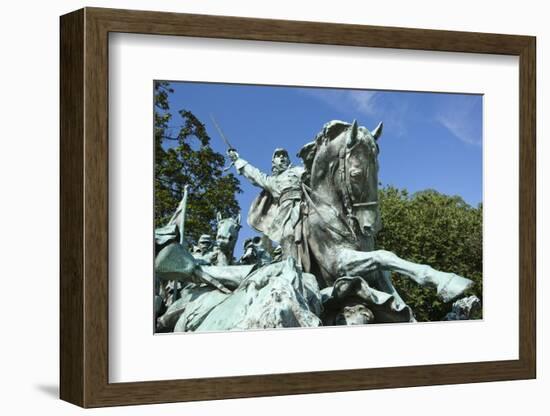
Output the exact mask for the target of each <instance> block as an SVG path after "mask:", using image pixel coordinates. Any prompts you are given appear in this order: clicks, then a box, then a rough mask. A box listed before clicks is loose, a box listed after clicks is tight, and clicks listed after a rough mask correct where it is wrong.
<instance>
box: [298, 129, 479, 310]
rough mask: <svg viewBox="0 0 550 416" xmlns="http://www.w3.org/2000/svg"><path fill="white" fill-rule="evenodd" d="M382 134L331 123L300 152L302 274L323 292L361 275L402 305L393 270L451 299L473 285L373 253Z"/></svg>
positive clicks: (380, 252)
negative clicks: (302, 168) (391, 274)
mask: <svg viewBox="0 0 550 416" xmlns="http://www.w3.org/2000/svg"><path fill="white" fill-rule="evenodd" d="M381 134H382V123H380V124H379V125H378V127H377V128H376V129H375V130H373V131H372V132H371V131H369V130H368V129H367V128H365V127H362V126H358V124H357V122H356V121H354V122H353V123H352V124H349V123H345V122H342V121H331V122H329V123H327V124H325V126H324V128H323V130H322V131H321V132H320V133H319V134H318V135H317V136H316V139H315V140H314V141H313V142H311V143H308V144H306V145H305V146H304V147H303V148H302V149H301V150H300V153H299V156H300V157H301V158H302V159H303V160H304V165H305V167H306V171H307V178H306V183H305V184H304V185H303V191H304V201H305V203H304V209H303V211H304V218H303V221H302V234H301V235H302V238H301V250H300V252H301V262H302V265H303V268H304V271H306V272H311V273H313V274H314V275H315V276H316V277H317V280H318V283H319V286H320V287H321V288H326V287H332V286H333V285H334V284H335V282H336V281H337V279H339V278H341V277H344V276H347V277H350V276H352V277H360V278H362V279H364V281H365V282H366V283H367V284H368V285H369V286H370V287H372V288H374V289H377V290H380V291H383V292H385V293H389V294H391V295H393V296H394V297H395V298H396V299H397V300H398V303H401V302H402V300H401V298H400V297H399V295H398V294H397V293H396V291H395V288H394V287H393V284H392V282H391V279H390V277H389V273H387V272H388V271H395V272H398V273H400V274H401V275H404V276H407V277H409V278H411V279H413V280H414V281H415V282H416V283H418V284H420V285H422V286H424V285H433V286H435V287H436V289H437V293H438V295H439V297H440V298H442V299H443V300H444V301H446V302H447V301H450V300H452V299H453V298H455V297H457V296H458V295H460V294H461V293H463V292H464V291H465V290H466V289H467V288H468V287H470V286H471V285H472V281H471V280H469V279H466V278H464V277H461V276H459V275H456V274H454V273H446V272H441V271H438V270H435V269H433V268H432V267H430V266H428V265H422V264H417V263H412V262H410V261H406V260H403V259H401V258H400V257H398V256H397V255H395V254H394V253H392V252H390V251H386V250H375V245H374V239H375V236H376V233H377V232H378V231H379V230H380V228H381V221H380V209H379V204H378V154H379V146H378V139H379V138H380V136H381Z"/></svg>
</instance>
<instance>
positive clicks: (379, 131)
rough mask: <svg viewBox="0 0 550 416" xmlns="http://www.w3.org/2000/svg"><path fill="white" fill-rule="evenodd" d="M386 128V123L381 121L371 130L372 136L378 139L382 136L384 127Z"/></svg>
mask: <svg viewBox="0 0 550 416" xmlns="http://www.w3.org/2000/svg"><path fill="white" fill-rule="evenodd" d="M383 128H384V123H382V122H380V123H378V126H376V128H375V129H374V130H373V131H372V132H371V134H372V137H374V140H376V141H378V139H379V138H380V136H382V129H383Z"/></svg>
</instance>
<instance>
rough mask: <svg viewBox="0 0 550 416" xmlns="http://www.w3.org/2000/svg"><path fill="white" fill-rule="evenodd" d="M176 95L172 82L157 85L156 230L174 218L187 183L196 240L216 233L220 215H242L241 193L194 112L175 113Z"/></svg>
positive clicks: (190, 232)
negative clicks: (172, 105) (238, 196)
mask: <svg viewBox="0 0 550 416" xmlns="http://www.w3.org/2000/svg"><path fill="white" fill-rule="evenodd" d="M172 92H173V90H172V89H171V87H170V84H169V83H168V82H164V81H155V84H154V100H155V101H154V123H155V126H154V135H155V227H159V226H162V225H164V224H166V222H167V221H168V220H169V219H170V217H171V215H172V214H173V213H174V211H175V209H176V207H177V206H178V203H179V201H180V200H181V199H182V197H183V189H184V186H185V185H186V184H187V185H189V195H188V203H187V213H186V220H185V234H186V237H187V238H188V240H190V241H191V242H196V240H197V239H198V237H199V236H200V235H201V234H211V235H214V231H215V228H216V221H215V218H216V212H217V211H219V212H221V213H222V215H223V216H224V217H226V216H230V215H236V214H237V213H238V212H239V205H238V203H237V200H236V199H235V194H236V193H237V192H241V189H240V186H239V181H238V179H237V178H235V176H234V175H233V174H225V173H224V172H223V166H224V164H225V158H224V156H223V155H222V154H220V153H218V152H215V151H214V150H213V149H212V148H211V147H210V137H209V136H208V133H207V132H206V129H205V127H204V124H202V123H201V122H200V120H199V119H197V117H195V115H194V114H193V113H191V112H190V111H188V110H180V111H178V112H177V113H176V114H175V115H174V114H173V113H172V112H171V111H170V104H169V96H170V94H171V93H172ZM171 123H175V125H172V124H171Z"/></svg>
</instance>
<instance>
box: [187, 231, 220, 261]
mask: <svg viewBox="0 0 550 416" xmlns="http://www.w3.org/2000/svg"><path fill="white" fill-rule="evenodd" d="M192 254H193V257H194V258H195V259H197V260H199V261H200V262H201V263H202V264H205V265H211V264H212V263H213V261H214V260H215V257H216V252H215V250H214V245H213V243H212V237H211V236H210V235H209V234H203V235H201V236H200V238H199V243H198V245H196V246H195V247H194V249H193V253H192Z"/></svg>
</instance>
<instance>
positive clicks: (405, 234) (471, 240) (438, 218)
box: [377, 186, 482, 321]
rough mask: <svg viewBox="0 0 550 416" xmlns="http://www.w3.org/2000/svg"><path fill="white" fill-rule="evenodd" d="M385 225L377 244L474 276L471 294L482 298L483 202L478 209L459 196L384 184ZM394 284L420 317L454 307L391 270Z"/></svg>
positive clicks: (432, 316)
mask: <svg viewBox="0 0 550 416" xmlns="http://www.w3.org/2000/svg"><path fill="white" fill-rule="evenodd" d="M379 196H380V204H381V206H380V208H381V211H382V225H383V227H382V230H381V231H380V232H379V234H378V236H377V246H378V248H381V249H385V250H390V251H393V252H395V253H396V254H397V255H398V256H400V257H401V258H404V259H406V260H411V261H414V262H416V263H423V264H428V265H430V266H432V267H433V268H435V269H438V270H442V271H448V272H454V273H457V274H459V275H461V276H464V277H468V278H469V279H472V280H473V281H474V282H475V284H474V286H473V287H472V288H471V289H469V291H468V293H466V295H469V294H475V295H476V296H477V297H478V298H479V299H482V206H481V204H480V205H479V206H478V207H477V208H473V207H471V206H470V205H468V204H467V203H466V202H464V200H463V199H462V198H460V197H459V196H448V195H443V194H440V193H438V192H437V191H434V190H426V191H422V192H417V193H415V194H413V195H409V194H408V192H407V191H406V190H399V189H396V188H394V187H391V186H390V187H385V188H382V189H381V190H380V191H379ZM392 278H393V281H394V284H395V286H396V288H397V290H398V291H399V293H400V294H401V296H402V297H403V299H404V300H405V302H407V303H408V304H409V306H410V307H411V308H412V309H413V311H414V312H415V316H416V319H417V320H418V321H438V320H441V319H442V318H443V317H444V316H445V314H446V313H447V312H449V311H450V310H451V304H452V303H448V304H444V303H443V302H441V301H440V300H439V299H438V298H437V297H436V292H435V290H434V288H433V287H425V288H423V287H420V286H419V285H417V284H416V283H415V282H413V281H412V280H410V279H408V278H404V277H401V276H400V275H398V274H396V273H394V274H392Z"/></svg>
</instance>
